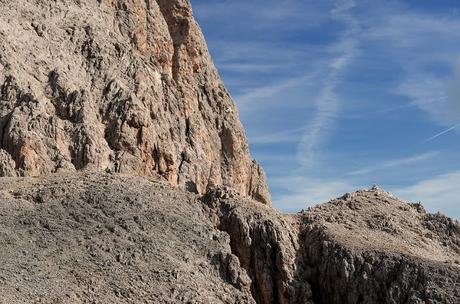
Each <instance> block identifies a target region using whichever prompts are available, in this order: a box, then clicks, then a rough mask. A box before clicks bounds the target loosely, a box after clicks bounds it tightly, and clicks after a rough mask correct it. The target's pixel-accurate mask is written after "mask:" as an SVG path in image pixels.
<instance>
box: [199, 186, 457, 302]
mask: <svg viewBox="0 0 460 304" xmlns="http://www.w3.org/2000/svg"><path fill="white" fill-rule="evenodd" d="M224 193H225V191H224ZM203 200H204V202H205V203H206V204H207V206H210V207H211V210H214V211H215V214H216V217H215V221H216V223H217V224H216V225H217V227H218V228H219V229H220V230H222V231H225V232H227V233H228V234H229V235H230V239H231V241H230V244H231V248H232V251H233V253H234V254H235V255H237V256H238V257H239V259H240V263H241V266H242V267H243V268H245V269H246V270H247V272H248V274H249V276H250V277H251V279H252V285H251V292H252V295H253V297H254V299H255V300H256V302H257V303H264V304H266V303H267V304H268V303H293V304H300V303H334V304H338V303H345V304H347V303H353V304H358V303H376V304H377V303H407V304H412V303H452V304H454V303H458V302H459V301H460V264H459V263H460V247H459V245H460V225H459V223H458V222H456V221H454V220H452V219H449V218H447V217H445V216H442V215H439V214H438V215H431V214H428V213H426V212H425V211H424V209H423V207H422V206H421V205H419V204H412V205H411V204H407V203H404V202H402V201H400V200H398V199H396V198H394V197H393V196H392V195H391V194H389V193H386V192H383V191H381V190H379V189H378V188H374V189H371V190H363V191H358V192H355V193H350V194H347V195H345V196H344V197H342V198H339V199H337V200H333V201H331V202H330V203H327V204H324V205H320V206H317V207H315V208H310V209H308V210H305V211H303V212H302V213H299V214H297V215H282V214H279V213H278V212H276V211H274V210H272V209H270V208H265V207H264V206H257V204H254V203H252V204H251V203H250V202H245V203H244V204H242V203H241V202H238V200H235V199H232V195H223V194H222V191H217V192H216V191H212V192H211V193H210V194H208V195H207V196H205V197H204V198H203Z"/></svg>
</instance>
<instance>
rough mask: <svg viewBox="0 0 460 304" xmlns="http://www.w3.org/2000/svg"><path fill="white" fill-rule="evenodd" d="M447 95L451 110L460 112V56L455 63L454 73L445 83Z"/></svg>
mask: <svg viewBox="0 0 460 304" xmlns="http://www.w3.org/2000/svg"><path fill="white" fill-rule="evenodd" d="M447 96H448V97H449V100H450V103H451V106H452V109H453V111H455V113H456V114H459V113H460V57H458V58H457V61H456V63H455V68H454V73H453V75H452V77H451V79H450V80H449V81H448V83H447Z"/></svg>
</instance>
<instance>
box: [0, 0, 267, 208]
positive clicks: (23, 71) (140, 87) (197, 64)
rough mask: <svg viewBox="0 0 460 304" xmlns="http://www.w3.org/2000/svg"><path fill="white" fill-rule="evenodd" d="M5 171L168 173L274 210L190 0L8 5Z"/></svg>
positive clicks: (1, 140) (0, 23)
mask: <svg viewBox="0 0 460 304" xmlns="http://www.w3.org/2000/svg"><path fill="white" fill-rule="evenodd" d="M0 9H1V11H2V16H1V18H0V129H1V132H0V148H1V150H0V175H1V176H39V175H45V174H49V173H55V172H65V171H76V170H104V169H106V168H108V169H110V170H111V171H113V172H121V173H131V174H138V175H146V176H148V175H152V174H154V173H159V174H161V175H162V176H163V177H164V178H165V179H167V180H168V181H169V183H171V184H172V185H179V186H181V187H183V188H186V189H188V190H191V191H193V192H197V193H204V192H205V191H206V189H207V188H208V187H211V186H217V185H226V186H230V187H232V188H235V189H236V190H237V191H238V192H239V193H241V194H243V195H246V196H250V197H252V198H255V199H256V200H258V201H260V202H262V203H264V204H269V203H270V197H269V193H268V189H267V186H266V183H265V177H264V173H263V170H262V169H261V168H260V166H259V165H258V164H257V163H256V162H255V161H253V160H251V158H250V155H249V152H248V143H247V140H246V138H245V134H244V130H243V128H242V126H241V123H240V121H239V118H238V114H237V110H236V108H235V105H234V103H233V102H232V99H231V97H230V96H229V94H228V92H227V90H226V89H225V87H224V85H223V83H222V81H221V80H220V78H219V75H218V73H217V71H216V69H215V67H214V65H213V64H212V62H211V58H210V56H209V53H208V50H207V47H206V44H205V41H204V39H203V36H202V33H201V31H200V29H199V27H198V25H197V24H196V23H195V21H194V19H193V16H192V10H191V7H190V3H189V1H187V0H156V1H155V0H102V1H95V0H82V1H72V0H65V1H53V2H49V1H38V0H18V1H0Z"/></svg>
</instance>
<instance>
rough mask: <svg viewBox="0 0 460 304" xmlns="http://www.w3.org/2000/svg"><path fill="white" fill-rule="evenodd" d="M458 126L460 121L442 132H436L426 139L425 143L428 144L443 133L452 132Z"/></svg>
mask: <svg viewBox="0 0 460 304" xmlns="http://www.w3.org/2000/svg"><path fill="white" fill-rule="evenodd" d="M458 127H460V123H458V124H456V125H454V126H452V127H450V128H449V129H447V130H444V131H442V132H440V133H438V134H436V135H434V136H432V137H430V138H428V139H427V140H425V141H424V142H423V143H424V144H426V143H427V142H430V141H432V140H434V139H436V138H438V137H439V136H442V135H444V134H446V133H448V132H450V131H452V130H455V129H457V128H458Z"/></svg>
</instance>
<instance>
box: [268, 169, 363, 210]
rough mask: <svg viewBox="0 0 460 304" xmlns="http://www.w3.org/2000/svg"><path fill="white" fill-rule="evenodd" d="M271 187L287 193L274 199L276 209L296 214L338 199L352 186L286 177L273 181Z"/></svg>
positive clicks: (306, 177) (321, 180) (327, 181)
mask: <svg viewBox="0 0 460 304" xmlns="http://www.w3.org/2000/svg"><path fill="white" fill-rule="evenodd" d="M272 182H273V185H274V186H275V187H280V188H283V189H285V190H287V191H288V192H289V194H285V195H280V196H277V197H275V198H274V201H273V205H274V207H276V208H279V209H282V210H285V211H288V212H298V211H299V210H301V209H305V208H307V207H311V206H314V205H317V204H320V203H325V202H328V201H329V200H331V199H333V198H336V197H339V196H341V195H343V194H344V193H346V192H349V191H350V190H351V189H354V187H353V185H351V184H349V183H347V182H346V181H343V180H324V179H315V178H312V177H308V176H286V177H283V178H279V179H274V180H273V181H272Z"/></svg>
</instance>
